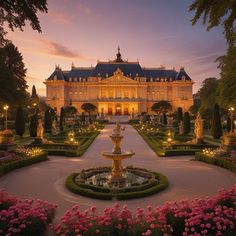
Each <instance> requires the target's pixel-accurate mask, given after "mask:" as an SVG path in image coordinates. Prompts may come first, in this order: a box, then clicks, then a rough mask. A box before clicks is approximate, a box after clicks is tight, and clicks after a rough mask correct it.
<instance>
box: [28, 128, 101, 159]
mask: <svg viewBox="0 0 236 236" xmlns="http://www.w3.org/2000/svg"><path fill="white" fill-rule="evenodd" d="M99 134H100V132H96V133H95V134H93V135H91V136H90V137H89V138H88V137H85V138H84V139H83V140H82V141H81V143H82V145H79V146H77V145H71V144H61V143H52V144H43V145H34V144H30V145H27V146H26V147H39V148H41V149H43V150H44V151H46V152H47V153H48V154H49V155H55V156H66V157H80V156H82V155H83V154H84V153H85V151H86V150H87V149H88V148H89V146H90V145H91V144H92V143H93V141H94V140H95V138H96V137H97V136H98V135H99ZM50 146H51V147H52V148H50ZM57 147H58V148H57ZM65 147H66V148H65ZM75 147H77V148H75Z"/></svg>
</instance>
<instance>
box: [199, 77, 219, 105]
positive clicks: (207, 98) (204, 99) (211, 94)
mask: <svg viewBox="0 0 236 236" xmlns="http://www.w3.org/2000/svg"><path fill="white" fill-rule="evenodd" d="M218 84H219V80H218V79H217V78H214V77H212V78H206V79H205V80H203V82H202V87H201V88H200V89H199V92H198V93H199V95H200V99H201V110H205V109H212V106H213V104H215V103H216V96H217V88H218Z"/></svg>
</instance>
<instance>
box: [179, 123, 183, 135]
mask: <svg viewBox="0 0 236 236" xmlns="http://www.w3.org/2000/svg"><path fill="white" fill-rule="evenodd" d="M179 134H180V135H182V134H184V123H183V121H180V122H179Z"/></svg>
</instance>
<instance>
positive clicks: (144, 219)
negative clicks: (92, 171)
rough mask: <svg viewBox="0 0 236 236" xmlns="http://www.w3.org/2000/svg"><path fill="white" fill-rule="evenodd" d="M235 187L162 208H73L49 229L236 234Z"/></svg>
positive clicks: (154, 235)
mask: <svg viewBox="0 0 236 236" xmlns="http://www.w3.org/2000/svg"><path fill="white" fill-rule="evenodd" d="M235 216H236V185H235V186H233V187H232V188H231V189H229V190H221V191H220V193H219V194H218V195H217V196H214V197H207V198H205V199H194V200H191V201H190V200H185V201H180V202H167V203H165V204H164V205H163V206H162V207H151V206H148V207H147V209H146V210H144V209H141V208H137V209H136V211H135V212H132V211H131V210H129V209H128V207H127V206H126V205H124V206H123V207H122V208H121V207H120V206H119V204H115V205H114V206H113V207H111V208H105V209H104V210H103V213H97V212H96V207H91V208H90V209H87V210H85V211H81V210H80V209H79V206H74V207H73V208H72V209H71V211H67V212H66V214H65V215H64V216H63V217H62V218H61V220H60V222H59V223H58V224H56V225H54V226H52V227H51V229H52V230H53V231H54V233H55V235H58V236H59V235H63V236H71V235H81V236H82V235H83V236H94V235H112V236H122V235H124V236H140V235H144V236H161V235H166V236H167V235H172V236H180V235H183V236H188V235H189V236H190V235H192V236H194V235H195V236H201V235H205V236H207V235H209V236H210V235H212V236H213V235H216V236H220V235H232V236H233V235H236V227H235V225H236V217H235Z"/></svg>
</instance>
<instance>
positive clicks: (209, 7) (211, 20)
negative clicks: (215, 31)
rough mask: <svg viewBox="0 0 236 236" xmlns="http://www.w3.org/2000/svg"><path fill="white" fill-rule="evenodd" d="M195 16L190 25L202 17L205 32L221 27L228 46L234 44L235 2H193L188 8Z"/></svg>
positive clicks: (197, 0) (210, 0) (201, 0)
mask: <svg viewBox="0 0 236 236" xmlns="http://www.w3.org/2000/svg"><path fill="white" fill-rule="evenodd" d="M189 10H190V11H194V12H195V15H194V17H193V19H192V24H193V25H195V24H196V23H197V22H198V21H199V19H200V18H201V17H202V23H203V25H207V30H210V29H212V28H213V27H216V26H219V25H223V27H224V33H225V37H226V40H227V42H228V43H229V45H233V44H234V43H235V42H236V28H235V19H236V1H235V0H220V1H219V0H194V2H193V3H192V4H191V5H190V7H189Z"/></svg>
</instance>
